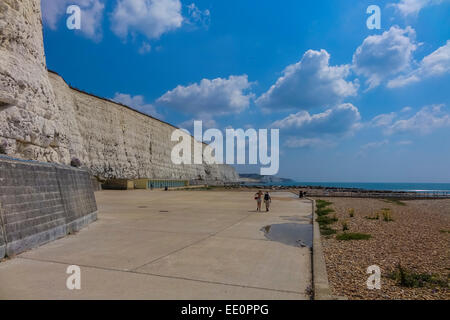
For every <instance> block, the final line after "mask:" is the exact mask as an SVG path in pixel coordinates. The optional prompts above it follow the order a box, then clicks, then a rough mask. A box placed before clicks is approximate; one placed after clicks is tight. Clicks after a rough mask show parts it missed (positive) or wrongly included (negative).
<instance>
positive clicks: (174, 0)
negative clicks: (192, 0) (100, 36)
mask: <svg viewBox="0 0 450 320" xmlns="http://www.w3.org/2000/svg"><path fill="white" fill-rule="evenodd" d="M181 7H182V6H181V2H180V0H118V2H117V5H116V7H115V9H114V11H113V13H112V16H111V24H112V26H111V29H112V31H113V32H114V33H115V34H116V35H118V36H119V37H121V38H123V39H126V37H127V36H128V34H129V33H133V32H139V33H142V34H144V35H145V36H146V37H147V38H149V39H157V38H159V37H160V36H161V35H162V34H164V33H166V32H169V31H172V30H175V29H177V28H180V27H181V25H182V23H183V16H182V14H181Z"/></svg>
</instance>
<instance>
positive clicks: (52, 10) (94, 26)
mask: <svg viewBox="0 0 450 320" xmlns="http://www.w3.org/2000/svg"><path fill="white" fill-rule="evenodd" d="M70 5H78V6H79V7H80V9H81V30H80V31H81V32H82V33H83V34H84V35H85V36H87V37H88V38H91V39H93V40H95V41H99V40H100V39H101V38H102V28H101V26H102V20H103V11H104V9H105V4H104V0H42V2H41V8H42V21H43V23H44V24H45V25H46V26H48V27H49V28H50V29H53V30H55V29H56V28H57V25H58V22H59V21H60V19H61V18H62V17H63V16H64V17H66V10H67V7H68V6H70ZM67 17H69V16H68V15H67ZM64 26H65V24H64Z"/></svg>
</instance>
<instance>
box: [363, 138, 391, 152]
mask: <svg viewBox="0 0 450 320" xmlns="http://www.w3.org/2000/svg"><path fill="white" fill-rule="evenodd" d="M387 144H389V140H383V141H375V142H369V143H367V144H365V145H363V146H361V150H364V151H367V150H369V149H376V148H380V147H382V146H385V145H387Z"/></svg>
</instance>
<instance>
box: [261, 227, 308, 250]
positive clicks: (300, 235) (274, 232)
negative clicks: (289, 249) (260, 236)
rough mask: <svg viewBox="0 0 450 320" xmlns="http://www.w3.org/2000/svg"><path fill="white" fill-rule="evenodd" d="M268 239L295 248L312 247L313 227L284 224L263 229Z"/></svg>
mask: <svg viewBox="0 0 450 320" xmlns="http://www.w3.org/2000/svg"><path fill="white" fill-rule="evenodd" d="M261 231H262V232H264V235H265V236H266V238H267V239H269V240H272V241H277V242H281V243H284V244H287V245H290V246H294V247H308V248H311V247H312V225H311V224H299V223H282V224H272V225H269V226H265V227H263V228H262V229H261Z"/></svg>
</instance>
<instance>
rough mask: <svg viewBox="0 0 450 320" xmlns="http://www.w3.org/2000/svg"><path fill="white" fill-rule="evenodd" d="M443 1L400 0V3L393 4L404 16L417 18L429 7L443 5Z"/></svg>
mask: <svg viewBox="0 0 450 320" xmlns="http://www.w3.org/2000/svg"><path fill="white" fill-rule="evenodd" d="M442 2H443V0H400V2H399V3H392V4H391V6H392V7H395V8H396V9H397V10H398V11H399V12H400V13H401V14H402V15H403V16H410V15H414V16H417V15H418V14H419V12H420V11H421V10H422V9H423V8H425V7H428V6H431V5H437V4H440V3H442Z"/></svg>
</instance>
